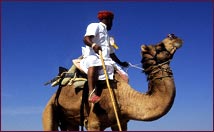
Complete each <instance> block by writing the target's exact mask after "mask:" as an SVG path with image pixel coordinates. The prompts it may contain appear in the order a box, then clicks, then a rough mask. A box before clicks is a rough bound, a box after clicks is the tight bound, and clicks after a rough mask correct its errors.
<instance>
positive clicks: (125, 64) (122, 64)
mask: <svg viewBox="0 0 214 132" xmlns="http://www.w3.org/2000/svg"><path fill="white" fill-rule="evenodd" d="M120 65H121V66H123V67H128V66H129V63H128V62H126V61H124V62H121V64H120Z"/></svg>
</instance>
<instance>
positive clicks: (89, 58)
mask: <svg viewBox="0 0 214 132" xmlns="http://www.w3.org/2000/svg"><path fill="white" fill-rule="evenodd" d="M97 18H98V19H99V21H100V22H98V23H91V24H89V25H88V27H87V29H86V33H85V36H84V39H83V41H84V43H85V45H86V46H85V47H82V53H83V59H82V60H81V61H80V67H81V69H82V70H83V71H84V72H85V73H86V74H87V76H88V87H89V98H88V101H89V102H90V103H97V102H98V101H99V100H100V95H98V93H97V90H96V82H97V81H98V80H105V75H104V73H103V70H102V63H101V59H100V57H99V50H101V51H102V55H103V59H104V62H105V65H106V71H107V74H108V78H109V79H110V80H113V75H114V70H116V71H117V72H119V74H120V75H122V76H123V78H125V80H126V81H128V75H127V73H126V72H124V71H123V70H122V68H121V67H120V66H123V67H128V65H129V64H128V63H127V62H121V61H120V60H119V59H118V57H117V56H116V54H115V53H114V52H115V50H114V47H113V46H112V45H111V44H110V37H109V35H108V32H107V31H109V30H111V28H112V24H113V19H114V14H113V13H112V12H110V11H100V12H98V15H97ZM117 64H119V65H120V66H119V65H117Z"/></svg>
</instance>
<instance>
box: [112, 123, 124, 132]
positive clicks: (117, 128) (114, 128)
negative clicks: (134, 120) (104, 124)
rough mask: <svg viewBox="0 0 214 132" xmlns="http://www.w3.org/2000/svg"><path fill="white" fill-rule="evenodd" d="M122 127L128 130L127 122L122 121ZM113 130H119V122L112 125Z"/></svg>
mask: <svg viewBox="0 0 214 132" xmlns="http://www.w3.org/2000/svg"><path fill="white" fill-rule="evenodd" d="M120 125H121V129H122V131H127V122H121V124H120ZM111 130H112V131H119V127H118V125H117V124H115V125H113V126H111Z"/></svg>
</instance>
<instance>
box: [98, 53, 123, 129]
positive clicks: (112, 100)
mask: <svg viewBox="0 0 214 132" xmlns="http://www.w3.org/2000/svg"><path fill="white" fill-rule="evenodd" d="M99 55H100V59H101V62H102V65H103V71H104V74H105V77H106V84H107V87H108V90H109V93H110V97H111V102H112V105H113V108H114V113H115V116H116V120H117V125H118V128H119V131H122V129H121V125H120V120H119V117H118V114H117V109H116V105H115V99H114V96H113V93H112V89H111V88H110V84H109V80H108V75H107V72H106V67H105V63H104V60H103V55H102V51H101V50H99Z"/></svg>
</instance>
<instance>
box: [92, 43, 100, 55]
mask: <svg viewBox="0 0 214 132" xmlns="http://www.w3.org/2000/svg"><path fill="white" fill-rule="evenodd" d="M93 50H94V52H95V53H97V54H99V50H101V51H102V48H101V47H100V46H99V45H95V46H94V47H93Z"/></svg>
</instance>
